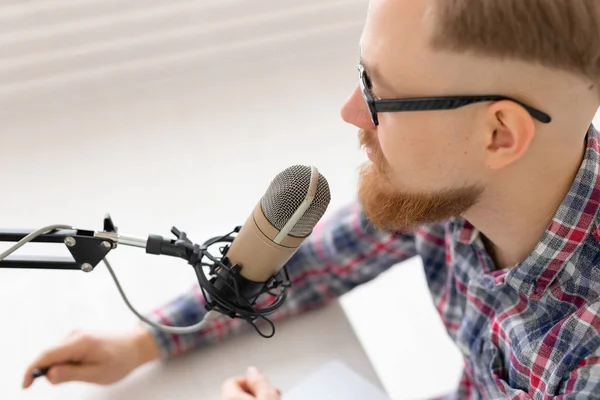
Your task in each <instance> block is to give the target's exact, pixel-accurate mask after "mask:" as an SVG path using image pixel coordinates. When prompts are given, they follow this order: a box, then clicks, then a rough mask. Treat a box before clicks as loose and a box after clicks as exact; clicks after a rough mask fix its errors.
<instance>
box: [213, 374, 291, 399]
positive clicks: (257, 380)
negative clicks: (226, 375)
mask: <svg viewBox="0 0 600 400" xmlns="http://www.w3.org/2000/svg"><path fill="white" fill-rule="evenodd" d="M280 399H281V392H280V391H279V390H278V389H276V388H275V387H274V386H273V385H271V384H270V383H269V381H268V380H267V378H265V377H264V376H263V375H262V374H261V373H260V372H258V370H257V369H256V368H254V367H250V368H248V372H247V373H246V376H244V377H240V378H231V379H228V380H227V381H226V382H225V383H224V384H223V391H222V394H221V400H280Z"/></svg>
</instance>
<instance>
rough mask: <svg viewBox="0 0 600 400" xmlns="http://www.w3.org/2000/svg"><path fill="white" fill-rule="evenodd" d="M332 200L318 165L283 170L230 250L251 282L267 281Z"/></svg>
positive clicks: (255, 208)
mask: <svg viewBox="0 0 600 400" xmlns="http://www.w3.org/2000/svg"><path fill="white" fill-rule="evenodd" d="M329 201H330V193H329V186H328V184H327V181H326V180H325V178H323V177H322V175H321V174H320V173H319V171H318V170H317V169H316V168H315V167H310V168H309V167H304V166H293V167H290V168H288V169H286V170H285V171H283V172H281V173H280V174H279V175H278V176H277V177H276V178H275V179H274V180H273V181H272V182H271V185H270V186H269V189H268V190H267V191H266V193H265V194H264V196H263V197H262V199H261V200H260V202H259V203H258V204H257V205H256V206H255V207H254V210H253V212H252V213H251V214H250V216H249V217H248V219H247V220H246V222H245V223H244V225H243V227H242V229H241V230H240V232H239V233H238V235H237V236H236V238H235V240H234V241H233V243H232V245H231V247H230V248H229V250H228V251H227V253H226V256H227V259H228V260H229V261H230V262H231V263H232V264H233V265H238V266H239V267H240V268H241V275H242V276H243V277H244V278H246V279H247V280H249V281H251V282H263V283H264V282H266V281H267V280H268V279H269V278H271V277H272V276H274V275H276V274H277V272H278V271H279V270H280V269H281V268H282V267H283V266H284V265H285V263H287V261H288V260H289V259H290V258H291V257H292V256H293V255H294V253H295V252H296V251H297V250H298V248H299V247H300V245H301V244H302V242H303V241H304V240H305V239H306V238H308V237H309V236H310V234H311V233H312V230H313V228H314V226H315V225H316V223H317V222H318V221H319V219H320V218H321V217H322V216H323V214H324V213H325V211H326V209H327V206H328V204H329Z"/></svg>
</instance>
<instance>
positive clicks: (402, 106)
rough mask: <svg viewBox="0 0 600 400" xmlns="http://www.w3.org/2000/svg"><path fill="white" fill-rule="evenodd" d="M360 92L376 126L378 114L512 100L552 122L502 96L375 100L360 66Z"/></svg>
mask: <svg viewBox="0 0 600 400" xmlns="http://www.w3.org/2000/svg"><path fill="white" fill-rule="evenodd" d="M358 72H359V76H360V77H359V80H358V81H359V83H360V91H361V92H362V95H363V98H364V100H365V102H366V103H367V106H368V107H369V111H370V113H371V120H372V122H373V124H374V125H375V126H377V125H379V119H378V118H377V113H380V112H400V111H430V110H452V109H455V108H459V107H464V106H468V105H470V104H473V103H478V102H484V101H499V100H510V101H514V102H515V103H518V104H519V105H521V106H522V107H524V108H525V109H526V110H527V112H528V113H529V114H530V115H531V116H532V117H533V118H535V119H537V120H538V121H540V122H542V123H544V124H548V123H550V122H551V121H552V118H550V116H549V115H548V114H546V113H544V112H542V111H540V110H538V109H536V108H533V107H531V106H528V105H527V104H525V103H522V102H520V101H518V100H515V99H512V98H510V97H506V96H500V95H484V96H442V97H416V98H408V99H377V100H376V99H375V98H374V96H373V92H372V89H373V85H372V83H371V80H370V79H369V76H368V75H367V72H366V71H365V68H364V67H363V66H362V65H361V64H358Z"/></svg>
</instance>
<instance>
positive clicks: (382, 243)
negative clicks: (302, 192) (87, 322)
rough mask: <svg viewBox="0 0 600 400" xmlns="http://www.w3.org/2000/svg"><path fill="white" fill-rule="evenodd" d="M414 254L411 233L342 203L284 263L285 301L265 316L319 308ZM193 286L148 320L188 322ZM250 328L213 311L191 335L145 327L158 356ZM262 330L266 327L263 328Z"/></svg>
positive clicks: (195, 298) (196, 307) (198, 299)
mask: <svg viewBox="0 0 600 400" xmlns="http://www.w3.org/2000/svg"><path fill="white" fill-rule="evenodd" d="M415 255H416V250H415V240H414V235H413V234H412V233H390V232H384V231H382V230H379V229H377V228H375V227H374V226H373V225H372V224H371V223H370V222H369V221H368V220H367V218H366V216H365V214H364V212H363V211H362V209H361V208H360V207H359V206H358V205H357V204H351V205H349V206H347V207H344V208H342V209H341V210H340V211H338V212H337V213H335V214H334V215H333V216H332V217H330V218H328V220H326V221H325V222H321V223H320V224H318V225H317V226H316V227H315V229H314V231H313V233H312V235H311V236H310V237H309V238H308V239H306V241H305V242H303V244H302V245H301V246H300V248H299V249H298V251H297V252H296V253H295V254H294V256H293V257H292V258H291V259H290V261H289V262H288V264H287V265H288V273H289V277H290V280H291V283H292V286H291V288H289V289H288V298H287V299H286V301H285V303H284V304H283V305H282V306H281V307H280V308H279V309H278V310H277V311H276V312H275V313H273V314H271V315H269V319H270V320H271V321H272V322H273V323H276V321H280V320H282V319H283V318H286V317H289V316H292V315H295V314H299V313H303V312H306V311H308V310H312V309H316V308H319V307H321V306H323V305H325V304H327V303H328V302H329V301H330V300H332V299H335V298H338V297H339V296H341V295H343V294H345V293H347V292H349V291H350V290H352V289H353V288H355V287H356V286H358V285H360V284H363V283H365V282H368V281H370V280H372V279H373V278H375V277H376V276H377V275H379V274H380V273H382V272H383V271H385V270H387V269H389V268H390V267H392V266H394V265H395V264H397V263H399V262H401V261H404V260H406V259H407V258H410V257H413V256H415ZM204 305H205V301H204V297H203V295H202V292H201V289H200V288H199V286H197V285H195V286H194V287H193V288H192V289H191V290H189V291H188V292H186V293H183V294H182V295H180V296H179V297H177V298H175V299H173V300H172V301H170V302H168V303H167V304H165V305H163V306H162V307H159V308H157V309H155V310H154V311H153V312H151V313H150V314H149V316H148V318H149V319H151V320H153V321H156V322H160V323H162V324H166V325H173V326H187V325H192V324H194V323H196V322H198V321H199V320H201V318H202V317H203V315H204V314H205V313H206V311H205V308H204ZM248 328H250V329H252V327H251V325H250V324H248V323H247V322H246V321H244V320H241V319H231V318H229V317H226V316H222V315H221V316H219V317H217V318H216V319H214V320H212V321H211V322H210V323H209V325H208V326H207V328H205V329H203V330H201V331H199V332H196V333H191V334H170V333H165V332H163V331H159V330H156V329H154V328H152V327H149V328H148V329H150V331H151V333H152V334H153V336H154V338H155V339H156V341H157V343H158V345H159V348H160V350H161V355H162V357H163V358H167V357H173V356H175V355H178V354H181V353H184V352H186V351H188V350H190V349H192V348H197V347H200V346H204V345H209V344H214V343H217V342H220V341H223V340H225V339H226V338H228V337H230V336H232V335H235V334H237V333H240V332H242V331H245V330H246V329H248ZM266 329H267V332H269V331H268V329H269V328H268V327H267V328H266Z"/></svg>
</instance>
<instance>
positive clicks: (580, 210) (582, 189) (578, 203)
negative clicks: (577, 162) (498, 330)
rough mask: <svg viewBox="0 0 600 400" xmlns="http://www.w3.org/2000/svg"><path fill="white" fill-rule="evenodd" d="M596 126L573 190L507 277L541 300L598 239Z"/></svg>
mask: <svg viewBox="0 0 600 400" xmlns="http://www.w3.org/2000/svg"><path fill="white" fill-rule="evenodd" d="M598 139H599V138H598V132H597V131H596V129H595V128H594V127H593V126H590V129H589V130H588V133H587V148H586V151H585V155H584V159H583V161H582V163H581V166H580V167H579V171H578V173H577V176H576V177H575V180H574V181H573V184H572V185H571V189H570V190H569V192H568V193H567V195H566V196H565V198H564V200H563V202H562V203H561V205H560V206H559V208H558V210H557V212H556V213H555V215H554V217H553V218H552V221H551V222H550V225H549V227H548V229H547V230H546V232H545V233H544V234H543V236H542V239H541V240H540V242H539V243H538V244H537V246H536V247H535V249H534V250H533V252H532V253H531V254H530V255H529V256H528V257H527V258H526V259H525V260H524V261H523V262H522V263H520V264H518V265H517V266H515V268H513V269H512V270H511V271H510V272H509V273H508V275H507V277H506V282H507V283H508V284H509V285H511V286H513V287H514V288H515V289H517V290H519V291H520V292H521V293H524V294H525V295H527V296H528V297H531V298H532V299H534V300H535V299H538V298H539V297H541V296H542V294H543V293H544V291H545V290H546V289H547V288H548V286H550V284H551V283H552V282H553V281H554V279H555V278H556V276H557V275H558V273H559V272H560V271H561V270H562V269H563V267H564V266H565V265H566V264H567V263H568V261H569V260H570V259H571V257H572V256H573V255H574V254H575V253H576V250H577V249H578V248H579V247H580V245H581V244H582V243H583V242H584V241H585V240H586V239H588V237H589V236H590V234H592V235H594V236H595V235H596V232H593V231H592V230H593V229H597V228H596V227H597V222H598V210H599V204H600V203H599V202H600V176H599V171H598V168H599V162H600V144H599V142H598Z"/></svg>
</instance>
